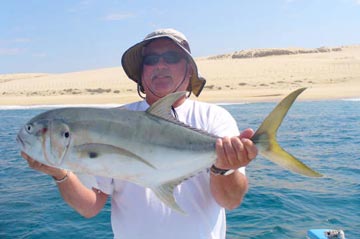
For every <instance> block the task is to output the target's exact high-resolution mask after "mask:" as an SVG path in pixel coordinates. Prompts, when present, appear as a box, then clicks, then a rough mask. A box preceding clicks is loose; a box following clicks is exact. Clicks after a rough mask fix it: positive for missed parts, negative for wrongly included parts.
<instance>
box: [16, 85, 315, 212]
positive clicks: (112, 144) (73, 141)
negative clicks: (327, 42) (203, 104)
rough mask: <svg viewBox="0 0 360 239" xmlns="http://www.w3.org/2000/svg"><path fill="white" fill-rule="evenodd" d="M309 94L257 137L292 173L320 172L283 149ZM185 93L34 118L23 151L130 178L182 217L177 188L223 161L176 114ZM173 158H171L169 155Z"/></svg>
mask: <svg viewBox="0 0 360 239" xmlns="http://www.w3.org/2000/svg"><path fill="white" fill-rule="evenodd" d="M304 90H305V88H302V89H298V90H296V91H294V92H292V93H291V94H289V95H288V96H287V97H286V98H284V99H283V100H282V101H281V102H280V103H279V104H278V105H277V106H276V108H275V109H274V110H273V111H272V112H271V113H270V114H269V115H268V116H267V118H266V119H265V120H264V122H263V123H262V124H261V126H260V127H259V129H258V130H257V131H256V132H255V134H254V136H253V137H252V140H253V142H254V143H255V144H256V145H257V147H258V150H259V153H260V154H261V155H263V156H264V157H265V158H267V159H269V160H271V161H273V162H274V163H276V164H278V165H280V166H282V167H284V168H286V169H289V170H291V171H293V172H296V173H299V174H303V175H306V176H310V177H321V174H319V173H317V172H315V171H314V170H312V169H310V168H309V167H308V166H306V165H305V164H303V163H302V162H300V161H299V160H298V159H296V158H295V157H294V156H292V155H291V154H289V153H287V152H286V151H285V150H283V149H282V148H281V147H280V145H279V144H278V143H277V141H276V132H277V129H278V128H279V126H280V124H281V122H282V121H283V119H284V117H285V115H286V113H287V112H288V110H289V108H290V107H291V105H292V104H293V102H294V101H295V99H296V98H297V96H298V95H299V94H300V93H301V92H303V91H304ZM184 95H185V93H184V92H177V93H173V94H170V95H168V96H166V97H164V98H162V99H160V100H158V101H157V102H156V103H154V104H153V105H152V106H151V107H150V108H149V109H148V110H147V111H145V112H139V111H128V110H125V109H99V108H61V109H55V110H50V111H47V112H44V113H42V114H40V115H38V116H35V117H34V118H33V119H31V120H30V121H29V122H28V123H27V124H26V125H25V126H24V127H23V128H22V129H21V130H20V132H19V133H18V136H17V141H18V143H19V145H20V147H21V150H22V151H24V152H25V153H26V154H28V155H29V156H31V157H32V158H33V159H35V160H37V161H39V162H41V163H43V164H46V165H49V166H53V167H57V168H63V169H68V170H71V171H73V172H75V173H82V174H91V175H98V176H105V177H111V178H117V179H123V180H127V181H130V182H133V183H136V184H138V185H140V186H143V187H148V188H150V189H152V191H153V192H154V193H155V194H156V195H157V197H158V198H159V199H160V200H162V201H163V202H164V203H165V204H167V205H168V206H169V207H171V208H172V209H175V210H177V211H180V212H182V210H181V208H180V207H179V206H178V205H177V203H176V201H175V199H174V197H173V189H174V187H176V186H177V185H178V184H179V183H181V182H182V181H183V180H186V179H187V178H189V177H191V176H193V175H195V174H196V173H198V172H200V171H202V170H204V169H206V168H209V167H210V166H211V165H212V164H213V163H214V162H215V160H216V153H215V142H216V139H217V138H218V137H216V136H213V135H210V134H208V133H205V132H202V131H200V130H196V129H193V128H190V127H188V126H186V125H184V124H182V123H180V122H178V121H177V120H176V119H175V118H174V117H173V116H172V114H171V106H172V105H173V103H174V102H175V101H177V100H178V99H179V98H180V97H182V96H184ZM165 155H171V158H169V157H165Z"/></svg>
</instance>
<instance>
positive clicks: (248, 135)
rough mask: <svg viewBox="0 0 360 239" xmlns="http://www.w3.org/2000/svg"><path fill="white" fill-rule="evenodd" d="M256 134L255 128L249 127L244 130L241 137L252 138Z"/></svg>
mask: <svg viewBox="0 0 360 239" xmlns="http://www.w3.org/2000/svg"><path fill="white" fill-rule="evenodd" d="M253 135H254V130H253V129H250V128H247V129H245V130H243V131H242V132H241V134H240V139H242V138H248V139H250V138H251V137H252V136H253Z"/></svg>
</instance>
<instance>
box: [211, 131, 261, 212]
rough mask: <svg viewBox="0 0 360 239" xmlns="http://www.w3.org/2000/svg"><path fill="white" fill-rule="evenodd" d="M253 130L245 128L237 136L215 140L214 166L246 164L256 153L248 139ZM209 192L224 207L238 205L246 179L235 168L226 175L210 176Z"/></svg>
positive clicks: (225, 166) (235, 166) (241, 165)
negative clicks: (215, 155) (215, 157)
mask: <svg viewBox="0 0 360 239" xmlns="http://www.w3.org/2000/svg"><path fill="white" fill-rule="evenodd" d="M253 134H254V131H253V130H251V129H247V130H245V131H243V132H242V133H241V134H240V136H239V137H232V138H229V137H224V138H222V139H219V140H218V141H217V142H216V153H217V160H216V162H215V166H216V167H217V168H221V169H238V168H240V167H245V166H247V165H248V164H249V163H250V161H251V160H252V159H254V158H255V157H256V155H257V148H256V146H255V144H254V143H253V142H252V141H251V140H250V139H249V138H251V137H252V135H253ZM210 187H211V192H212V194H213V196H214V198H215V200H216V201H217V203H218V204H219V205H221V206H222V207H224V208H226V209H230V210H231V209H234V208H236V207H238V206H239V205H240V204H241V202H242V200H243V197H244V196H245V194H246V192H247V190H248V180H247V178H246V176H245V175H244V174H242V173H241V172H239V171H238V170H236V171H235V172H234V173H232V174H230V175H228V176H222V175H214V174H212V173H211V176H210Z"/></svg>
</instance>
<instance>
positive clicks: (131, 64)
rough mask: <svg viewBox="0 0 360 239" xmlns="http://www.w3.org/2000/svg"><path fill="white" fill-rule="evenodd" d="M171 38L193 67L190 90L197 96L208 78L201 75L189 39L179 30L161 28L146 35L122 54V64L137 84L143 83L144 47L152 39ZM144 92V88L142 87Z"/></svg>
mask: <svg viewBox="0 0 360 239" xmlns="http://www.w3.org/2000/svg"><path fill="white" fill-rule="evenodd" d="M163 37H165V38H169V39H170V40H172V41H173V42H174V43H175V44H176V45H178V46H179V47H180V48H181V49H182V50H183V51H184V52H185V54H186V56H187V58H188V60H189V63H190V65H191V67H192V69H193V74H192V76H191V78H190V85H189V89H188V90H189V91H191V92H192V93H194V95H195V96H199V95H200V93H201V91H202V89H203V88H204V86H205V83H206V80H205V78H203V77H201V76H200V74H199V72H198V69H197V66H196V63H195V61H194V59H193V57H192V56H191V51H190V47H189V43H188V40H187V39H186V37H185V36H184V34H182V33H181V32H179V31H176V30H174V29H159V30H156V31H154V32H152V33H150V34H149V35H147V36H146V37H145V39H144V40H143V41H141V42H139V43H137V44H135V45H134V46H132V47H130V48H129V49H128V50H127V51H125V53H124V54H123V55H122V58H121V64H122V66H123V69H124V71H125V73H126V75H127V76H128V77H129V78H130V79H132V80H133V81H135V82H136V83H137V84H141V74H142V61H143V48H144V47H145V46H146V45H147V44H149V43H150V42H151V41H152V40H154V39H158V38H163ZM140 89H141V91H142V92H143V93H145V92H144V91H143V89H142V88H140Z"/></svg>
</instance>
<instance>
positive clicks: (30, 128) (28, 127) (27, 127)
mask: <svg viewBox="0 0 360 239" xmlns="http://www.w3.org/2000/svg"><path fill="white" fill-rule="evenodd" d="M25 129H26V131H27V132H28V133H31V132H32V130H33V126H32V125H31V124H28V125H26V126H25Z"/></svg>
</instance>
